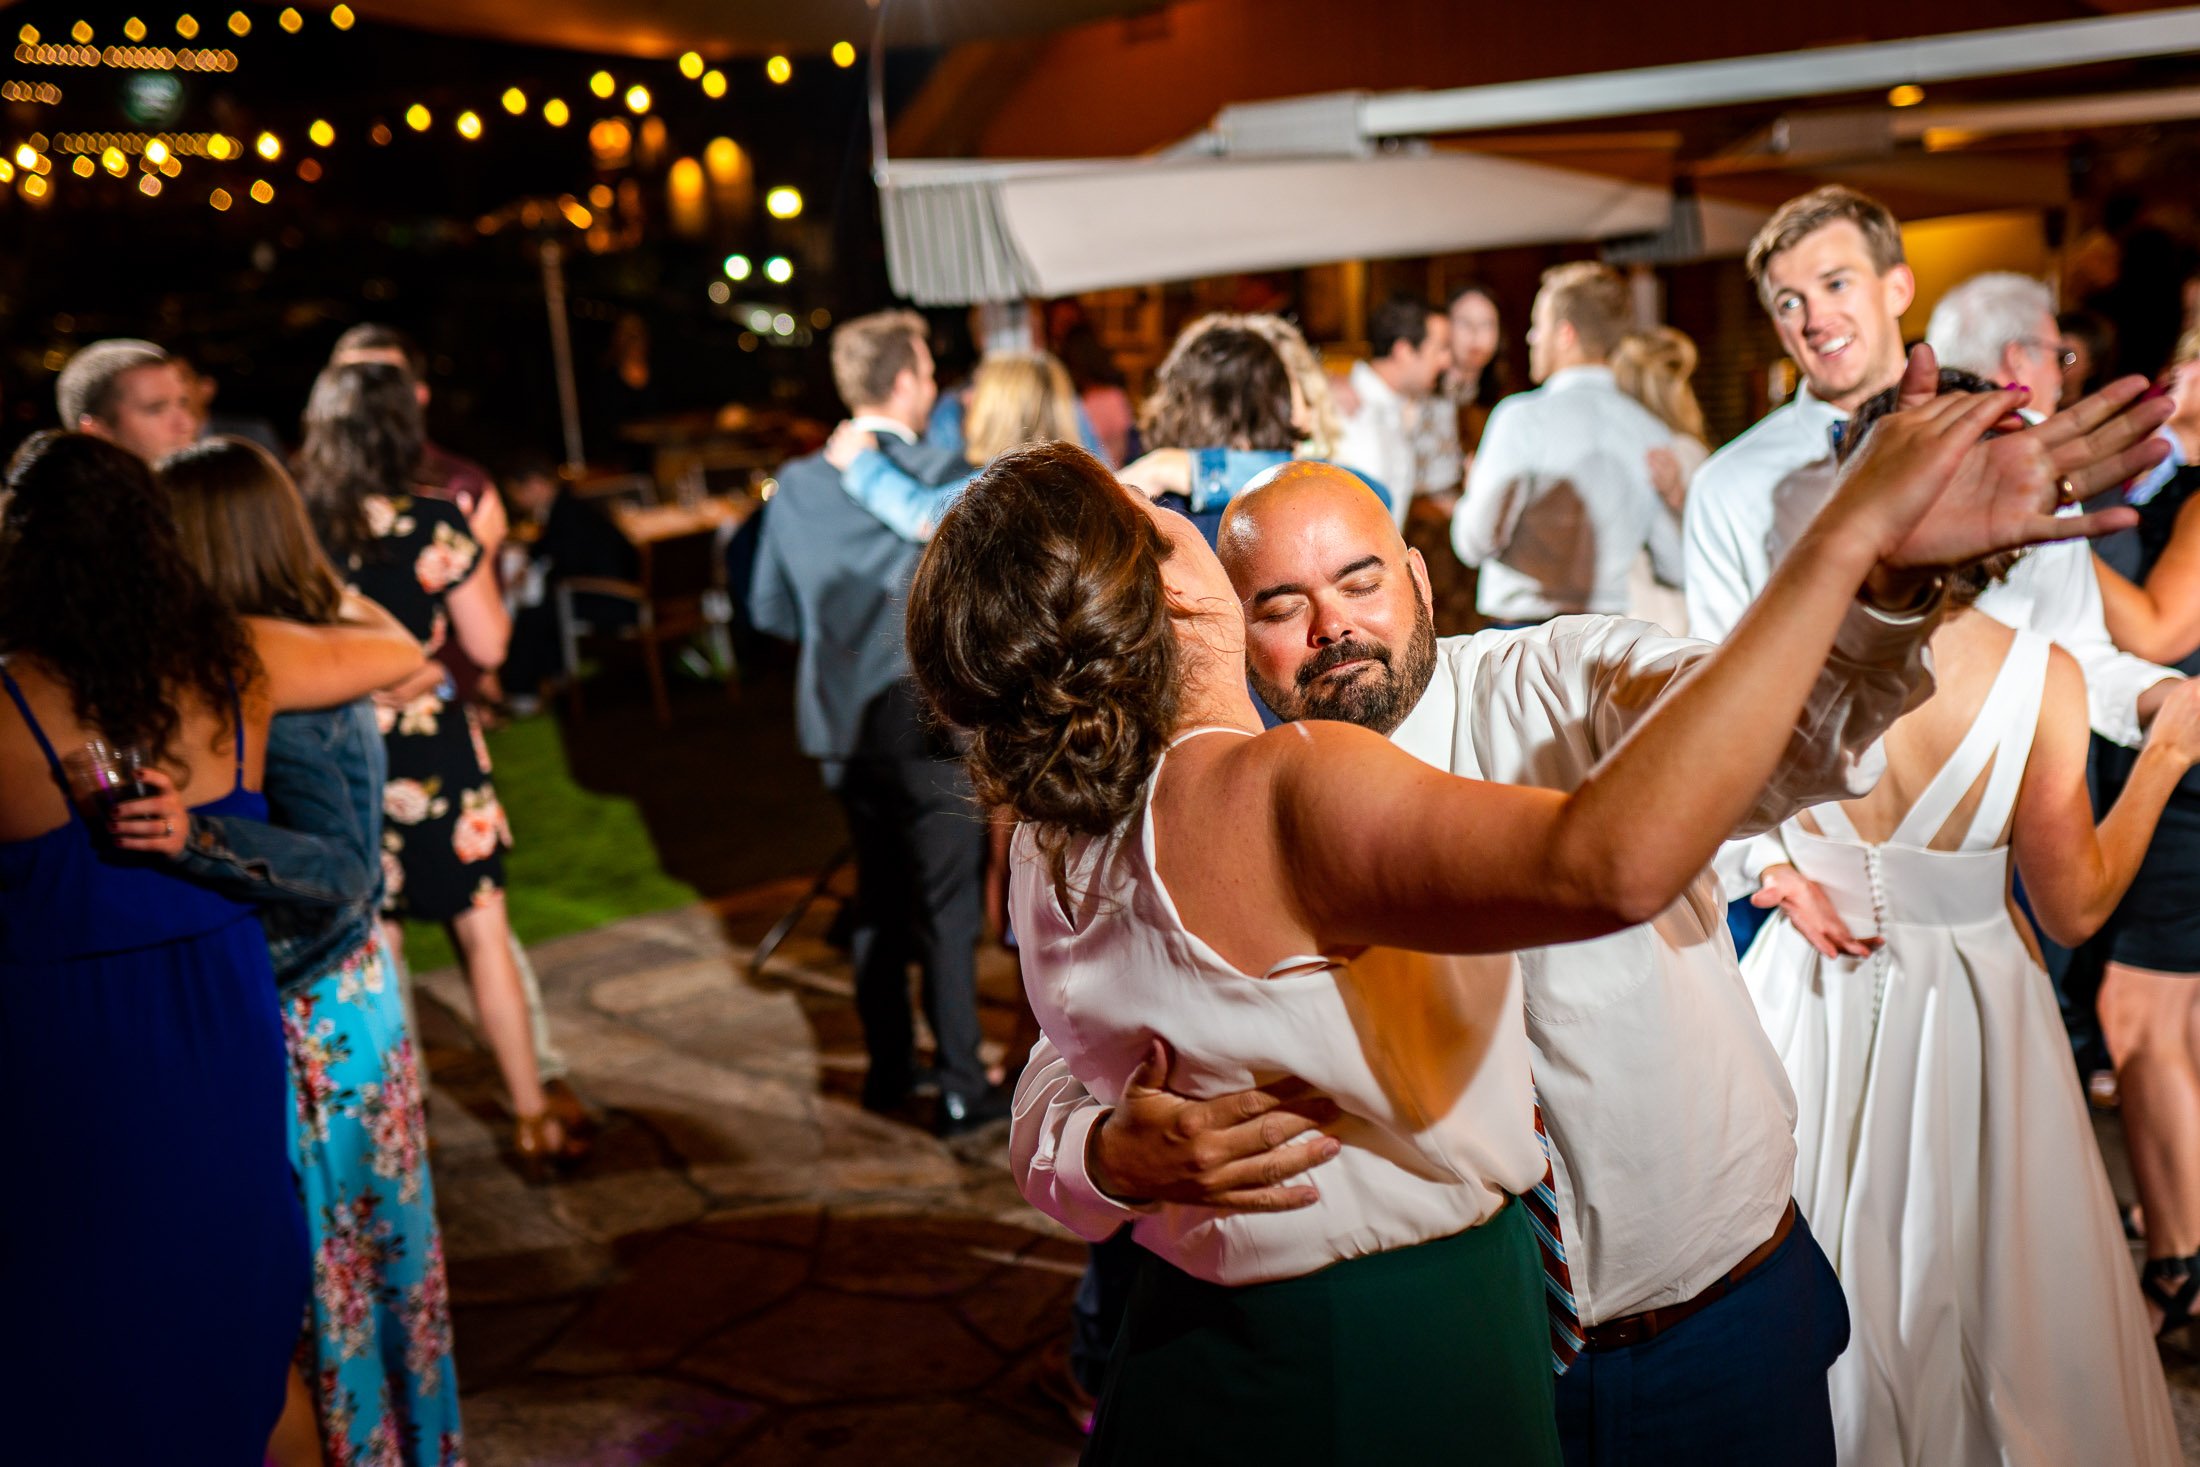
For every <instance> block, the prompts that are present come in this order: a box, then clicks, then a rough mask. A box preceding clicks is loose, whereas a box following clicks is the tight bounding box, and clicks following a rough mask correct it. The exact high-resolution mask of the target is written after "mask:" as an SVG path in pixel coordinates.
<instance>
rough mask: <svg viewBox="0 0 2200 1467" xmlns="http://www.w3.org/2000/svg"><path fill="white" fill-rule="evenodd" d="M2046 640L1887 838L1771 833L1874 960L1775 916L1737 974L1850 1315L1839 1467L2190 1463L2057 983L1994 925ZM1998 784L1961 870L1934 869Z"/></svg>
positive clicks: (1832, 813)
mask: <svg viewBox="0 0 2200 1467" xmlns="http://www.w3.org/2000/svg"><path fill="white" fill-rule="evenodd" d="M2047 654H2048V643H2047V642H2046V641H2045V640H2044V639H2043V638H2040V637H2038V636H2036V635H2034V634H2032V633H2029V632H2021V631H2020V632H2018V633H2017V634H2016V639H2015V641H2014V642H2013V643H2012V645H2011V647H2010V650H2009V653H2008V656H2007V658H2006V659H2005V660H2004V662H2003V664H2002V667H2001V670H2000V672H1999V674H1998V675H1997V676H1996V678H1995V681H1994V684H1993V687H1992V690H1991V691H1990V692H1989V693H1988V695H1987V697H1986V700H1985V702H1984V703H1983V705H1982V706H1981V708H1980V711H1979V716H1978V717H1977V719H1976V720H1975V721H1974V723H1973V725H1972V727H1971V729H1970V731H1969V733H1968V734H1967V735H1966V737H1965V738H1964V739H1963V740H1962V742H1961V743H1960V745H1959V746H1958V748H1957V750H1956V752H1955V753H1954V755H1953V756H1951V757H1950V759H1949V761H1948V763H1947V765H1946V766H1945V767H1944V768H1942V769H1941V771H1940V772H1939V774H1938V775H1936V776H1935V777H1934V779H1933V780H1932V781H1931V783H1930V784H1929V785H1928V786H1927V788H1926V789H1925V791H1924V793H1923V794H1922V795H1921V796H1920V797H1919V798H1918V800H1917V802H1916V804H1915V805H1913V806H1912V807H1911V809H1910V811H1909V812H1908V813H1907V814H1906V815H1905V816H1904V817H1903V819H1902V821H1901V823H1900V825H1899V827H1898V828H1897V829H1896V831H1895V833H1894V835H1893V837H1892V838H1891V839H1889V840H1887V841H1886V842H1885V843H1883V844H1879V845H1871V844H1867V843H1865V842H1863V841H1862V840H1860V839H1858V838H1857V836H1856V833H1855V829H1854V827H1853V826H1852V825H1851V824H1850V823H1849V820H1848V817H1847V815H1846V814H1845V813H1844V812H1843V811H1842V809H1841V808H1840V807H1839V806H1838V805H1824V806H1820V807H1819V808H1818V809H1816V810H1814V811H1813V812H1812V814H1813V816H1814V817H1815V819H1816V820H1817V822H1818V824H1819V827H1820V829H1821V830H1822V831H1824V832H1825V833H1824V834H1823V835H1813V834H1811V833H1810V832H1808V831H1807V830H1805V829H1803V828H1802V827H1801V825H1800V824H1799V823H1798V822H1796V821H1791V822H1789V823H1788V825H1787V826H1786V827H1785V828H1784V829H1783V831H1782V835H1783V838H1784V839H1785V841H1786V844H1787V847H1788V851H1789V854H1790V856H1791V858H1792V859H1793V861H1794V864H1795V866H1796V868H1797V870H1799V871H1800V872H1801V873H1802V874H1803V875H1805V876H1807V877H1809V878H1810V879H1811V880H1813V881H1815V882H1817V883H1818V884H1819V886H1820V887H1822V888H1824V890H1825V893H1826V895H1827V897H1828V898H1829V899H1830V900H1831V902H1832V903H1833V905H1834V907H1835V908H1836V909H1837V910H1838V911H1839V912H1840V914H1841V917H1842V919H1843V920H1844V921H1845V922H1847V923H1848V925H1849V928H1850V930H1851V931H1852V932H1854V933H1855V934H1856V935H1857V936H1859V937H1868V936H1872V935H1877V936H1880V937H1883V938H1885V939H1886V942H1885V945H1884V946H1883V947H1881V948H1880V949H1879V951H1878V952H1876V953H1875V954H1874V955H1873V956H1871V957H1869V958H1838V959H1836V958H1823V957H1820V956H1819V954H1818V953H1817V952H1816V951H1815V950H1814V949H1813V948H1812V947H1811V946H1810V944H1809V943H1807V942H1806V941H1804V940H1803V938H1802V937H1801V935H1800V934H1798V933H1797V932H1796V931H1795V929H1794V928H1793V927H1792V926H1791V925H1790V924H1789V923H1788V921H1787V919H1786V917H1785V915H1784V914H1783V915H1779V916H1775V917H1774V918H1773V920H1772V921H1771V922H1770V923H1769V924H1767V926H1766V928H1765V930H1764V932H1763V933H1762V934H1761V935H1760V937H1759V938H1758V940H1757V942H1756V943H1755V944H1754V945H1753V946H1752V947H1751V948H1750V952H1749V956H1748V959H1747V960H1746V961H1745V962H1744V964H1743V974H1744V976H1745V978H1746V979H1747V981H1748V984H1749V988H1750V993H1751V995H1752V996H1753V997H1754V998H1755V999H1756V1001H1757V1010H1758V1014H1759V1016H1760V1017H1761V1018H1762V1019H1763V1021H1764V1025H1765V1030H1766V1032H1767V1033H1768V1034H1769V1035H1770V1036H1771V1038H1772V1042H1773V1045H1774V1046H1775V1047H1776V1048H1777V1049H1778V1050H1779V1052H1780V1058H1781V1060H1782V1062H1783V1063H1785V1065H1786V1066H1787V1071H1788V1076H1789V1078H1790V1079H1791V1080H1792V1081H1793V1082H1794V1086H1795V1096H1796V1102H1797V1107H1798V1115H1797V1120H1796V1127H1795V1131H1796V1138H1795V1139H1796V1145H1797V1157H1796V1178H1795V1197H1796V1201H1797V1203H1798V1204H1799V1205H1800V1207H1801V1208H1802V1211H1803V1215H1804V1216H1805V1217H1807V1218H1808V1219H1809V1220H1810V1225H1811V1229H1812V1231H1813V1232H1815V1233H1816V1234H1817V1236H1818V1240H1819V1241H1820V1243H1822V1244H1823V1245H1824V1247H1825V1250H1826V1253H1827V1255H1828V1256H1829V1257H1831V1258H1832V1260H1833V1264H1834V1267H1835V1269H1836V1270H1837V1271H1838V1272H1839V1273H1840V1275H1841V1284H1842V1288H1843V1289H1844V1291H1845V1292H1846V1293H1847V1295H1848V1303H1849V1313H1850V1316H1851V1324H1852V1336H1851V1342H1850V1344H1849V1348H1848V1350H1847V1351H1846V1352H1845V1353H1844V1354H1843V1355H1842V1356H1841V1358H1840V1360H1839V1361H1838V1362H1836V1363H1835V1365H1834V1367H1833V1372H1832V1380H1831V1385H1832V1392H1833V1414H1834V1430H1835V1436H1836V1440H1837V1441H1838V1443H1839V1448H1840V1460H1841V1462H1842V1463H1843V1464H1845V1467H1970V1464H1989V1463H1991V1464H2008V1467H2078V1464H2102V1467H2107V1464H2119V1467H2121V1464H2133V1463H2136V1464H2149V1467H2151V1464H2155V1463H2160V1464H2165V1467H2169V1464H2175V1463H2178V1462H2180V1461H2181V1460H2182V1458H2181V1456H2180V1453H2179V1449H2178V1444H2177V1432H2176V1428H2175V1425H2174V1423H2173V1422H2172V1420H2171V1417H2170V1410H2169V1398H2168V1393H2167V1389H2166V1387H2165V1385H2164V1382H2163V1377H2162V1367H2161V1364H2160V1361H2159V1358H2158V1357H2157V1356H2156V1354H2155V1348H2154V1344H2153V1342H2152V1340H2151V1339H2150V1338H2149V1337H2148V1332H2147V1326H2146V1314H2145V1311H2144V1309H2143V1307H2142V1305H2141V1302H2140V1298H2139V1293H2138V1287H2137V1283H2136V1281H2135V1278H2134V1275H2133V1271H2132V1264H2131V1261H2130V1254H2129V1252H2128V1251H2127V1249H2126V1247H2125V1245H2124V1241H2123V1237H2122V1234H2121V1231H2120V1227H2119V1224H2118V1222H2117V1218H2116V1212H2115V1203H2114V1200H2113V1198H2112V1197H2111V1194H2110V1192H2109V1188H2108V1178H2107V1174H2106V1173H2105V1172H2104V1171H2103V1170H2102V1167H2101V1159H2100V1155H2099V1153H2098V1151H2097V1150H2096V1148H2095V1144H2094V1140H2093V1135H2092V1131H2091V1128H2090V1126H2089V1124H2088V1121H2087V1118H2086V1110H2085V1103H2084V1100H2083V1098H2082V1097H2081V1096H2080V1095H2079V1092H2078V1084H2077V1078H2076V1075H2075V1072H2074V1071H2073V1069H2072V1066H2071V1062H2070V1050H2069V1046H2068V1044H2067V1043H2066V1041H2065V1039H2064V1037H2063V1027H2062V1021H2061V1018H2060V1016H2059V1015H2058V1014H2057V1011H2056V1007H2055V998H2054V994H2053V992H2052V991H2051V989H2050V988H2049V986H2048V980H2047V975H2046V973H2045V972H2043V971H2042V970H2041V968H2040V967H2039V965H2038V964H2037V963H2036V962H2035V961H2034V960H2033V957H2032V954H2031V951H2030V950H2029V949H2028V948H2027V946H2026V945H2025V942H2024V940H2023V939H2022V938H2021V937H2020V936H2019V935H2018V931H2017V928H2016V926H2015V925H2014V921H2013V919H2012V916H2011V913H2010V909H2009V905H2008V895H2007V893H2008V884H2009V847H2008V845H2007V843H2006V839H2005V836H2004V834H2003V832H2004V831H2005V830H2006V829H2007V828H2008V826H2009V816H2010V811H2011V809H2012V808H2013V807H2014V804H2015V801H2016V796H2017V789H2018V786H2019V784H2020V783H2021V781H2022V777H2023V773H2024V765H2025V761H2026V758H2027V756H2028V754H2029V752H2030V749H2031V743H2032V735H2033V730H2034V728H2035V727H2036V725H2037V723H2038V716H2039V707H2040V698H2041V692H2042V689H2043V687H2044V683H2045V678H2046V672H2047ZM1989 769H1991V771H1992V772H1991V774H1987V778H1986V787H1985V793H1984V798H1983V800H1982V801H1981V803H1980V805H1979V808H1978V813H1977V815H1976V817H1975V818H1974V819H1973V820H1972V821H1971V823H1970V827H1969V830H1968V832H1967V833H1966V834H1965V836H1964V837H1963V840H1962V841H1961V843H1960V845H1959V847H1958V848H1957V849H1955V850H1948V851H1937V850H1930V849H1927V843H1928V842H1929V841H1931V840H1932V838H1933V836H1934V834H1935V833H1936V832H1937V831H1939V830H1940V829H1941V827H1942V826H1943V825H1944V824H1945V823H1946V822H1947V821H1948V819H1949V817H1950V815H1951V814H1952V813H1953V812H1954V811H1955V810H1956V808H1957V807H1958V805H1959V804H1960V803H1961V801H1962V799H1963V797H1964V795H1965V794H1966V793H1968V792H1969V790H1970V789H1971V788H1972V787H1973V786H1974V785H1975V784H1976V783H1977V782H1978V780H1979V777H1980V776H1981V775H1982V774H1986V772H1987V771H1988V770H1989Z"/></svg>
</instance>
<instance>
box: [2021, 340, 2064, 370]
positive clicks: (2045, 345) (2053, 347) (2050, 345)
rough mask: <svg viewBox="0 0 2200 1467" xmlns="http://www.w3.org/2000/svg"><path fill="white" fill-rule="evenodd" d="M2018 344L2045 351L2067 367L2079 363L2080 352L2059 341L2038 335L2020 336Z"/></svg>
mask: <svg viewBox="0 0 2200 1467" xmlns="http://www.w3.org/2000/svg"><path fill="white" fill-rule="evenodd" d="M2016 344H2017V345H2018V346H2025V347H2030V348H2031V349H2032V350H2034V351H2044V352H2046V353H2047V354H2048V355H2049V356H2051V357H2053V358H2054V359H2055V360H2056V361H2057V362H2060V363H2061V364H2062V365H2063V366H2065V367H2075V366H2076V365H2078V354H2077V353H2076V352H2075V351H2072V350H2071V349H2070V348H2069V347H2067V346H2064V345H2063V344H2062V343H2061V342H2059V341H2042V340H2041V339H2040V338H2039V337H2037V336H2020V337H2018V338H2017V341H2016Z"/></svg>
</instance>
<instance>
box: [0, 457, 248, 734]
mask: <svg viewBox="0 0 2200 1467" xmlns="http://www.w3.org/2000/svg"><path fill="white" fill-rule="evenodd" d="M7 485H8V490H9V494H8V496H7V499H6V502H5V508H4V509H0V652H6V653H10V654H16V655H21V656H24V657H30V658H35V659H36V660H37V661H38V662H39V663H40V664H41V665H42V666H43V667H44V668H45V669H46V670H47V671H48V672H49V673H50V674H52V675H53V676H54V677H56V678H58V679H60V680H61V681H63V682H66V683H67V684H68V686H69V697H70V701H71V705H72V706H73V707H74V709H75V711H76V717H77V721H78V722H80V723H83V724H85V725H87V726H89V727H93V728H98V729H100V730H101V731H103V732H104V733H105V734H106V735H107V736H108V737H109V738H110V739H113V740H114V741H115V742H117V743H123V744H136V745H138V746H139V747H140V748H142V749H144V750H145V751H146V752H147V753H148V754H150V755H151V756H152V757H153V758H154V759H155V760H159V759H162V758H164V757H166V755H167V753H168V751H169V748H170V746H171V745H172V744H173V742H174V740H175V737H176V728H177V725H178V723H179V722H180V721H181V720H180V715H179V714H178V712H177V705H178V703H179V702H180V701H182V700H184V699H186V698H189V697H191V696H194V695H195V696H196V697H197V698H198V699H199V700H201V701H203V702H204V703H205V704H206V706H207V707H209V708H218V709H226V708H228V707H229V706H230V700H231V697H232V696H233V695H235V694H240V693H242V692H243V691H244V689H245V688H246V687H248V686H249V685H250V684H251V683H252V682H253V680H254V679H256V678H257V677H258V676H259V675H260V660H259V656H258V654H257V653H255V652H254V651H253V648H252V639H251V636H250V634H249V633H247V632H246V630H245V627H244V624H243V623H242V622H240V621H239V620H238V619H237V617H236V615H235V614H234V613H232V612H231V611H230V610H229V608H228V607H226V606H224V605H223V604H222V603H221V601H220V600H219V599H218V598H217V597H216V596H215V595H214V593H213V592H212V591H211V590H209V589H208V588H207V585H206V583H205V582H204V581H203V580H201V579H200V578H199V575H198V573H197V572H196V571H195V570H193V569H192V567H191V562H190V561H189V560H187V559H186V558H185V557H184V554H183V550H182V547H181V546H180V545H179V544H178V543H177V539H176V524H175V515H174V512H173V510H172V508H171V506H170V503H169V498H168V492H167V491H166V490H165V489H163V488H161V486H160V485H159V484H158V483H157V482H155V480H154V478H153V472H152V470H151V469H150V468H148V467H147V466H146V464H145V461H144V460H143V459H140V458H139V457H138V456H137V455H136V454H134V453H130V452H127V451H126V450H124V449H121V448H118V447H116V446H115V445H114V444H112V443H109V442H107V441H106V440H105V439H101V438H94V437H91V436H90V435H89V434H84V433H62V432H53V431H49V432H45V433H40V434H37V435H36V436H34V437H33V438H31V440H30V441H29V442H27V443H25V444H24V445H23V447H22V448H21V449H19V450H18V451H17V452H16V455H15V458H14V460H13V461H12V462H11V463H10V464H9V465H8V477H7Z"/></svg>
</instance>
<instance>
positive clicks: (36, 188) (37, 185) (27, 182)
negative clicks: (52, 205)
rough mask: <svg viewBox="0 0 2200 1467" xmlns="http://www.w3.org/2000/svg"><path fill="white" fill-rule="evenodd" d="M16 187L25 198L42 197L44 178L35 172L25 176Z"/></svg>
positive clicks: (44, 188) (44, 184) (44, 187)
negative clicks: (21, 191)
mask: <svg viewBox="0 0 2200 1467" xmlns="http://www.w3.org/2000/svg"><path fill="white" fill-rule="evenodd" d="M17 187H18V188H20V189H22V190H23V197H24V198H26V199H42V198H44V197H46V180H44V179H43V178H40V177H39V176H38V175H37V174H35V173H33V174H31V175H30V176H29V177H27V178H25V179H24V180H23V181H22V183H20V184H18V185H17Z"/></svg>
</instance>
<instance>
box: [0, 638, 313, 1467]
mask: <svg viewBox="0 0 2200 1467" xmlns="http://www.w3.org/2000/svg"><path fill="white" fill-rule="evenodd" d="M0 684H4V685H5V686H6V689H7V692H8V696H9V697H11V698H13V699H14V700H15V704H16V706H17V707H18V708H19V709H21V710H22V714H23V719H24V722H25V723H27V724H28V725H29V726H30V729H31V731H32V733H33V734H34V735H36V737H37V739H38V743H39V747H40V748H41V749H43V750H44V751H45V754H46V759H47V762H48V764H49V765H51V766H52V770H53V776H54V779H55V781H56V782H57V783H58V784H60V785H61V786H62V788H63V790H64V792H66V789H67V784H66V781H64V780H63V778H62V774H61V765H60V761H59V759H57V758H56V757H55V755H54V750H53V745H52V744H51V743H50V742H49V741H48V740H47V738H46V734H45V731H44V730H43V729H41V728H40V727H39V726H38V722H37V720H36V719H35V718H34V717H32V715H31V710H30V705H29V704H28V703H27V702H26V701H25V700H24V698H23V695H22V692H21V690H20V689H19V688H17V686H16V684H15V681H14V679H12V678H10V677H9V676H8V675H7V673H6V671H5V670H4V669H0ZM199 808H200V809H201V810H203V811H205V812H206V813H208V814H218V815H242V816H249V817H251V818H253V819H256V820H257V819H265V818H266V816H267V804H266V801H265V800H263V799H262V798H261V797H260V795H259V794H257V793H256V792H254V791H251V790H247V789H246V788H245V787H244V733H243V727H242V724H241V722H240V724H239V727H238V733H237V778H236V783H235V784H234V785H233V786H232V787H231V789H230V791H229V793H228V794H226V795H224V796H222V798H220V799H219V800H216V801H214V802H212V803H211V804H208V805H203V806H200V807H199ZM285 1081H286V1069H285V1063H284V1058H283V1035H282V1026H281V1023H280V1020H279V1018H278V1014H277V1007H276V994H275V978H274V972H273V969H272V968H271V967H270V965H269V961H268V955H267V941H266V938H265V937H264V935H263V934H262V933H261V931H260V925H259V923H258V922H257V921H255V920H254V918H253V912H252V909H251V908H250V907H248V906H244V905H242V904H240V903H237V902H233V901H230V900H229V899H227V898H226V897H221V896H217V895H215V894H213V893H211V892H209V891H206V890H204V889H202V888H200V887H197V886H193V885H191V884H190V883H188V882H185V881H183V880H181V879H180V878H178V877H175V876H171V875H169V874H168V873H166V872H164V871H161V870H160V869H158V868H157V866H153V865H143V864H136V863H133V862H131V861H130V860H129V858H127V857H118V856H115V855H114V854H112V853H111V852H109V851H107V850H106V849H105V848H103V847H102V846H101V845H100V844H99V843H97V842H96V841H95V838H94V836H93V833H92V831H91V830H90V829H89V828H88V827H87V826H86V825H85V823H84V821H83V819H82V818H81V817H80V816H79V815H78V814H77V813H76V810H75V807H74V804H73V802H72V804H71V807H70V814H69V820H68V823H67V824H65V825H61V826H58V827H56V828H55V829H53V830H49V831H47V832H45V833H44V834H42V835H38V836H34V837H32V838H31V839H29V840H21V841H11V842H4V843H0V1118H4V1124H5V1125H6V1127H7V1138H8V1152H9V1162H8V1174H7V1180H6V1181H5V1182H4V1183H0V1422H5V1423H6V1424H5V1426H4V1427H0V1440H4V1442H5V1445H4V1446H0V1458H5V1459H6V1460H8V1461H12V1462H23V1463H33V1462H35V1463H41V1464H47V1463H51V1464H63V1463H69V1464H75V1463H110V1462H112V1463H122V1462H144V1463H154V1462H158V1463H162V1464H164V1467H199V1464H206V1467H258V1464H259V1463H260V1461H261V1458H262V1454H263V1452H264V1451H265V1449H266V1445H267V1437H268V1433H269V1432H270V1431H271V1430H272V1429H273V1428H274V1425H275V1420H276V1417H277V1416H279V1415H280V1414H281V1411H282V1405H283V1391H284V1376H285V1371H286V1369H287V1367H288V1365H289V1362H290V1360H291V1358H292V1354H293V1352H294V1350H295V1349H296V1347H297V1345H298V1342H299V1338H300V1334H301V1330H302V1327H303V1323H304V1319H305V1311H306V1299H307V1290H308V1286H309V1280H310V1269H309V1261H308V1257H307V1249H306V1230H305V1216H304V1213H303V1211H302V1210H301V1208H300V1206H299V1201H298V1190H297V1184H296V1182H295V1181H294V1180H293V1178H292V1176H291V1168H290V1158H289V1153H288V1149H287V1146H286V1140H285V1101H284V1093H285Z"/></svg>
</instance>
